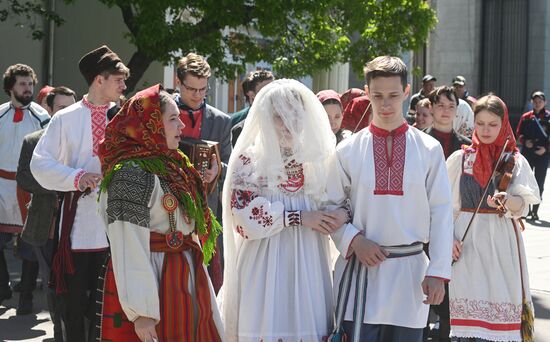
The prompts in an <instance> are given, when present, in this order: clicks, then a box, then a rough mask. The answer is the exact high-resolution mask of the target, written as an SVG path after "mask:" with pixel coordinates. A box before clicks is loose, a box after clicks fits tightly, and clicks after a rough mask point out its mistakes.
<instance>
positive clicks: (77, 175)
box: [73, 170, 86, 190]
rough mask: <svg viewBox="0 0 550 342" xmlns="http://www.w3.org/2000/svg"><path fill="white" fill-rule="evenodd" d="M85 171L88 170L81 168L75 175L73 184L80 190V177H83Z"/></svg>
mask: <svg viewBox="0 0 550 342" xmlns="http://www.w3.org/2000/svg"><path fill="white" fill-rule="evenodd" d="M85 173H86V171H84V170H80V171H78V173H77V174H76V176H74V181H73V185H74V188H75V189H76V190H80V188H79V187H78V183H79V182H80V178H82V176H84V174H85Z"/></svg>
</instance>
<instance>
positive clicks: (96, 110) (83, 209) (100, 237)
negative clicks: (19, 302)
mask: <svg viewBox="0 0 550 342" xmlns="http://www.w3.org/2000/svg"><path fill="white" fill-rule="evenodd" d="M78 67H79V69H80V72H81V73H82V75H83V76H84V79H85V80H86V82H87V83H88V85H89V90H88V94H86V95H84V97H83V99H82V100H81V101H78V102H77V103H75V104H73V105H71V106H69V107H67V108H65V109H63V110H61V111H59V112H58V113H57V114H56V115H55V116H54V117H53V118H52V121H51V123H50V125H49V126H48V129H47V130H46V132H45V133H44V135H43V136H42V138H41V139H40V141H39V143H38V145H37V146H36V148H35V150H34V153H33V157H32V160H31V171H32V174H33V176H34V177H35V178H36V180H37V181H38V183H40V185H41V186H42V187H44V188H46V189H50V190H55V191H60V192H64V193H65V194H64V201H63V208H62V210H61V214H60V215H61V223H60V227H59V245H58V249H57V251H56V253H55V255H54V260H53V263H52V273H53V276H52V280H53V281H54V283H55V289H56V293H57V294H58V295H60V296H61V301H62V302H63V303H64V305H63V320H64V322H65V328H66V333H67V340H68V341H86V338H85V336H86V334H85V326H86V319H85V318H87V319H88V321H89V327H90V331H89V334H88V340H89V341H91V340H93V339H94V328H95V326H96V322H95V319H96V316H95V311H94V309H95V301H96V283H97V278H98V275H99V271H100V268H101V266H102V263H103V261H104V260H105V253H106V252H107V249H108V247H109V244H108V241H107V237H106V235H105V223H104V222H103V219H102V218H101V217H100V216H99V214H98V207H97V206H98V201H97V196H98V184H99V182H100V181H101V165H100V162H99V158H98V156H97V151H98V145H99V142H100V140H101V139H103V137H104V135H105V126H106V124H107V111H108V110H109V108H110V107H112V106H113V105H114V103H113V102H114V101H116V100H118V98H119V97H120V95H121V94H122V93H123V92H124V90H125V89H126V85H125V80H126V79H127V78H128V76H129V74H130V72H129V70H128V68H127V67H126V66H125V65H124V63H123V62H122V61H121V59H120V58H119V57H118V55H117V54H116V53H114V52H113V51H111V50H110V49H109V48H108V47H107V46H105V45H104V46H101V47H99V48H97V49H95V50H93V51H90V52H88V53H87V54H85V55H84V56H83V57H82V59H80V62H79V63H78Z"/></svg>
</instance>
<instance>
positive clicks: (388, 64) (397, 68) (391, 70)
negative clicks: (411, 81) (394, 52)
mask: <svg viewBox="0 0 550 342" xmlns="http://www.w3.org/2000/svg"><path fill="white" fill-rule="evenodd" d="M363 72H364V73H365V80H366V82H367V86H368V85H370V81H371V80H372V79H374V78H376V77H392V76H398V77H399V78H401V84H402V85H403V90H405V88H406V87H407V66H406V65H405V63H403V61H402V60H401V59H400V58H398V57H392V56H380V57H376V58H375V59H373V60H372V61H370V62H368V63H367V64H365V67H364V68H363Z"/></svg>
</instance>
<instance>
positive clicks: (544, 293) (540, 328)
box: [0, 177, 550, 342]
mask: <svg viewBox="0 0 550 342" xmlns="http://www.w3.org/2000/svg"><path fill="white" fill-rule="evenodd" d="M546 183H547V184H546V185H547V186H546V188H547V189H550V177H549V178H547V181H546ZM539 216H540V217H541V218H542V220H541V221H537V222H532V221H531V222H530V221H527V222H526V230H525V232H524V234H523V238H524V243H525V249H526V252H527V263H528V265H529V279H530V286H531V290H532V295H533V302H534V304H535V315H536V319H535V329H536V341H537V342H550V191H549V192H546V193H545V196H544V201H543V204H542V206H541V210H540V212H539ZM7 254H8V255H7V258H8V263H9V268H10V273H11V279H12V281H14V282H16V281H18V280H19V277H20V268H21V264H20V263H19V262H18V261H17V259H15V258H14V257H13V255H12V254H11V251H8V252H7ZM34 296H35V310H34V313H33V314H32V315H27V316H16V315H15V308H16V307H17V294H15V295H14V298H12V299H11V300H8V301H5V302H4V303H2V305H1V306H0V341H2V342H3V341H6V342H9V341H53V325H52V324H51V322H50V319H49V314H48V313H47V311H46V300H45V296H44V292H43V290H40V289H37V290H36V291H35V293H34Z"/></svg>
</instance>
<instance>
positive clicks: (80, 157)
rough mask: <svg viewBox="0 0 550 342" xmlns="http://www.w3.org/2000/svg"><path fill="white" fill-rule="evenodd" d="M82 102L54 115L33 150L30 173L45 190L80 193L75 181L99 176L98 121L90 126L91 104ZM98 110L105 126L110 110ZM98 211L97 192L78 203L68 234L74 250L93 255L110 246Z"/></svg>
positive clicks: (82, 198)
mask: <svg viewBox="0 0 550 342" xmlns="http://www.w3.org/2000/svg"><path fill="white" fill-rule="evenodd" d="M85 101H86V100H85V99H84V100H82V101H78V102H77V103H75V104H73V105H71V106H69V107H67V108H65V109H63V110H60V111H59V112H57V113H56V114H55V116H54V117H53V118H52V121H51V122H50V124H49V126H48V129H46V131H45V132H44V135H43V136H42V138H41V139H40V141H39V142H38V144H37V146H36V148H35V150H34V153H33V157H32V160H31V172H32V174H33V176H34V177H35V178H36V180H37V181H38V183H40V185H41V186H42V187H44V188H46V189H49V190H55V191H63V192H67V191H76V190H79V189H78V188H77V187H78V181H79V179H80V177H82V175H83V174H84V173H86V172H92V173H98V174H101V165H100V162H99V158H98V156H97V154H96V153H95V152H94V151H96V147H94V146H96V145H97V144H98V143H99V139H98V137H97V121H98V120H95V122H96V124H94V123H93V121H92V110H91V109H90V104H89V103H88V104H84V102H85ZM86 102H87V101H86ZM100 108H102V111H101V113H103V114H102V115H103V121H104V122H106V120H107V116H106V114H107V109H108V108H109V106H108V105H106V106H101V107H100ZM95 112H96V113H97V112H99V110H95ZM96 115H97V114H96ZM104 127H105V125H103V134H105V133H104ZM94 132H96V133H95V134H94ZM97 209H98V204H97V189H96V190H95V191H93V192H92V193H90V194H89V195H86V196H82V197H81V198H80V199H79V200H78V207H77V210H76V216H75V219H74V224H73V229H72V232H71V247H72V249H73V250H80V251H93V250H101V249H105V248H107V247H108V246H109V244H108V242H107V237H106V235H105V225H104V223H103V220H102V219H101V217H100V215H99V213H98V210H97ZM60 227H61V224H60Z"/></svg>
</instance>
